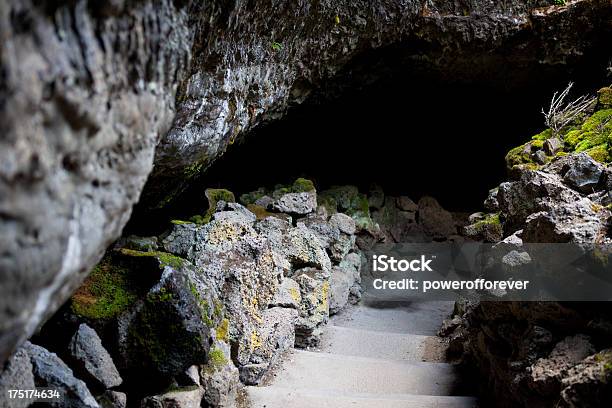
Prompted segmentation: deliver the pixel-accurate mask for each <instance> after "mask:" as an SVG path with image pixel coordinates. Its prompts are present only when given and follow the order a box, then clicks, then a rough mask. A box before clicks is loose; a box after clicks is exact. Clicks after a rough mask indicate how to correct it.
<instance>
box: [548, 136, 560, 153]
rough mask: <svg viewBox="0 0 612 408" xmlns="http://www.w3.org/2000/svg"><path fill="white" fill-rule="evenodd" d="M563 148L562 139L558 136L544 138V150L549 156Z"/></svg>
mask: <svg viewBox="0 0 612 408" xmlns="http://www.w3.org/2000/svg"><path fill="white" fill-rule="evenodd" d="M562 150H563V141H562V140H561V139H559V138H558V137H553V138H550V139H546V140H545V141H544V151H545V152H546V154H547V155H549V156H554V155H555V154H557V153H558V152H560V151H562Z"/></svg>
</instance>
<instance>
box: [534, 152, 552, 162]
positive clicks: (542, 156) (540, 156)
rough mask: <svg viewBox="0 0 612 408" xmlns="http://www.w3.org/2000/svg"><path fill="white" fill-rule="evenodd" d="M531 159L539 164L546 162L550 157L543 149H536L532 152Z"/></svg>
mask: <svg viewBox="0 0 612 408" xmlns="http://www.w3.org/2000/svg"><path fill="white" fill-rule="evenodd" d="M531 159H532V160H533V161H534V162H536V163H538V164H546V163H547V162H548V157H547V156H546V153H544V151H542V150H536V151H535V153H532V154H531Z"/></svg>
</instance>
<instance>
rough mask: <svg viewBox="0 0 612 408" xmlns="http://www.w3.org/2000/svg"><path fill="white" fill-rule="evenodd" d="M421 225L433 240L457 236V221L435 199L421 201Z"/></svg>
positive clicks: (426, 198) (424, 198)
mask: <svg viewBox="0 0 612 408" xmlns="http://www.w3.org/2000/svg"><path fill="white" fill-rule="evenodd" d="M418 222H419V225H420V226H421V227H422V228H423V230H424V232H425V233H426V234H428V235H430V236H432V237H433V238H447V237H449V236H451V235H456V234H457V228H456V226H455V220H454V219H453V216H452V214H451V213H450V212H448V211H446V210H445V209H444V208H442V206H441V205H440V204H439V203H438V201H437V200H436V199H435V198H433V197H423V198H421V199H420V200H419V219H418Z"/></svg>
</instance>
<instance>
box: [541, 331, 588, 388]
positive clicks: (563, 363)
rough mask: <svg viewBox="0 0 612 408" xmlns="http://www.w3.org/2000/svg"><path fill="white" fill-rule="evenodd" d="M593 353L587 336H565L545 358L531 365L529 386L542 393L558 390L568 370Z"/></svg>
mask: <svg viewBox="0 0 612 408" xmlns="http://www.w3.org/2000/svg"><path fill="white" fill-rule="evenodd" d="M593 353H595V348H594V347H593V345H592V344H591V342H590V339H589V338H588V337H587V336H585V335H582V334H579V335H575V336H569V337H566V338H565V339H563V340H562V341H560V342H559V343H557V344H556V345H555V348H554V349H553V350H552V351H551V353H550V355H549V356H548V357H547V358H542V359H539V360H538V361H537V362H536V363H535V364H534V365H533V366H531V370H530V371H531V379H532V381H533V382H532V385H531V386H532V387H534V388H535V389H537V390H538V392H540V393H541V394H543V395H550V394H553V393H558V392H560V390H561V382H562V380H563V378H564V377H566V376H567V374H568V371H569V370H570V369H571V368H572V367H574V366H575V365H576V364H578V363H579V362H580V361H582V360H583V359H584V358H586V357H587V356H589V355H590V354H593Z"/></svg>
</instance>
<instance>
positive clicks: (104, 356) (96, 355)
mask: <svg viewBox="0 0 612 408" xmlns="http://www.w3.org/2000/svg"><path fill="white" fill-rule="evenodd" d="M68 350H69V352H70V356H71V357H72V359H73V361H74V362H75V366H76V367H78V369H77V370H78V372H79V373H82V374H83V378H85V379H86V380H89V381H92V382H93V383H94V384H96V385H98V386H101V387H103V388H112V387H117V386H119V385H121V383H122V382H123V380H122V379H121V376H120V375H119V371H117V368H116V367H115V363H114V362H113V359H112V358H111V356H110V354H108V351H106V349H105V348H104V346H102V341H101V340H100V337H98V334H97V333H96V332H95V330H94V329H92V328H91V327H89V326H87V325H86V324H85V323H82V324H81V325H80V326H79V329H78V330H77V332H76V333H75V334H74V336H73V337H72V340H71V341H70V345H69V346H68Z"/></svg>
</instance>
